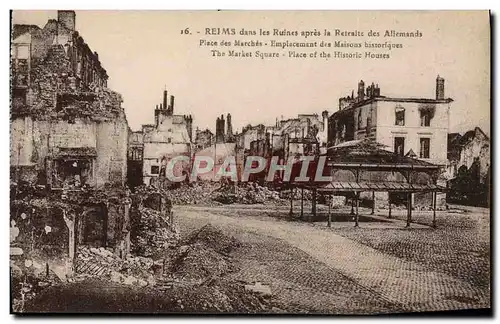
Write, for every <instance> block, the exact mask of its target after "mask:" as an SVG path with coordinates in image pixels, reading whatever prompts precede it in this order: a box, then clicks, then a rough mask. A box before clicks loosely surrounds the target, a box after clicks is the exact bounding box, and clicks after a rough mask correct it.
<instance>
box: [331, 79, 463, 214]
mask: <svg viewBox="0 0 500 324" xmlns="http://www.w3.org/2000/svg"><path fill="white" fill-rule="evenodd" d="M444 84H445V80H444V79H443V78H442V77H440V76H438V77H437V79H436V95H435V98H413V97H385V96H382V95H381V91H380V88H379V86H378V85H376V84H374V83H372V84H371V85H370V86H368V87H367V88H366V89H365V83H364V82H363V81H362V80H361V81H360V82H359V83H358V91H357V95H356V96H354V91H353V92H352V94H351V96H347V97H344V98H340V99H339V109H338V111H336V112H335V113H333V114H332V115H331V116H330V117H329V119H328V146H329V147H330V146H335V145H338V144H340V143H343V142H346V141H352V140H361V139H365V138H369V139H372V140H374V141H376V142H378V143H381V144H383V145H385V146H386V147H387V150H391V151H394V152H396V153H398V154H400V155H404V156H410V157H416V158H419V159H423V160H425V161H427V162H430V163H433V164H437V165H441V166H443V167H444V166H445V165H446V164H447V153H446V152H447V137H448V125H449V117H450V107H451V103H452V102H453V100H452V99H450V98H445V86H444ZM441 196H442V195H441ZM441 198H442V197H441ZM429 199H430V198H429ZM441 201H443V199H440V202H441ZM423 204H427V200H425V201H424V202H423ZM414 205H418V201H416V202H415V204H414Z"/></svg>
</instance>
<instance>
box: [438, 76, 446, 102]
mask: <svg viewBox="0 0 500 324" xmlns="http://www.w3.org/2000/svg"><path fill="white" fill-rule="evenodd" d="M442 99H444V79H443V78H442V77H440V76H439V75H438V76H437V78H436V100H442Z"/></svg>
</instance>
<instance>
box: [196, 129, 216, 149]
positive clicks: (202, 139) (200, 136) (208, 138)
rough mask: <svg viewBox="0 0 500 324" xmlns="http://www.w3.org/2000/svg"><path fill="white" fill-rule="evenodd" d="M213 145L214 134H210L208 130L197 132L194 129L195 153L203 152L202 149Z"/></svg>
mask: <svg viewBox="0 0 500 324" xmlns="http://www.w3.org/2000/svg"><path fill="white" fill-rule="evenodd" d="M213 143H214V133H212V132H211V131H210V130H209V129H208V128H207V129H205V130H199V129H198V127H197V128H196V136H195V144H196V151H200V150H203V149H204V148H207V147H210V146H211V145H212V144H213Z"/></svg>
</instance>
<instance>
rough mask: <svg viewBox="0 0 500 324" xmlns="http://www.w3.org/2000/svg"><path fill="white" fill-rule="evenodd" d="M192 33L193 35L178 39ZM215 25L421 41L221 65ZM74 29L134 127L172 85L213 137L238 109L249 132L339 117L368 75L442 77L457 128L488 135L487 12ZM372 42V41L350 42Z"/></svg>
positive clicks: (81, 16) (136, 14) (420, 80)
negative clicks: (310, 116)
mask: <svg viewBox="0 0 500 324" xmlns="http://www.w3.org/2000/svg"><path fill="white" fill-rule="evenodd" d="M50 18H57V12H56V11H15V12H14V13H13V23H19V24H36V25H39V26H40V27H43V26H44V25H45V23H46V22H47V20H48V19H50ZM186 27H190V29H191V31H192V32H193V35H188V36H186V35H181V34H180V31H181V29H184V28H186ZM207 27H230V28H233V27H234V28H237V30H239V29H241V28H245V29H258V28H264V29H272V28H280V29H283V28H286V29H289V30H306V29H314V28H316V29H318V30H321V31H322V30H323V29H324V28H327V29H330V30H332V29H335V28H339V29H342V30H346V31H347V30H356V29H358V30H363V31H365V33H367V32H368V30H370V29H374V30H378V31H380V32H382V33H383V32H384V31H385V30H386V29H395V30H398V31H400V30H403V31H415V30H417V29H418V30H419V31H420V32H421V33H422V34H423V37H422V38H416V39H414V38H392V39H384V38H379V39H378V40H377V41H386V40H390V41H392V42H393V43H396V42H400V43H403V46H404V48H403V49H395V50H392V53H391V59H388V60H366V59H364V60H322V59H316V60H311V59H309V60H301V59H295V60H294V59H288V58H282V59H279V60H260V59H248V58H247V59H234V58H233V59H231V58H227V57H226V58H222V59H214V58H213V57H211V56H210V54H209V49H208V48H200V47H199V46H198V43H199V39H200V38H204V39H211V40H220V39H223V38H227V37H222V36H220V37H214V36H212V37H211V38H209V37H205V36H203V31H204V29H205V28H207ZM76 29H77V30H78V32H79V33H80V35H82V36H83V38H84V40H85V41H86V42H87V44H89V46H90V48H91V49H92V50H93V51H97V52H98V53H99V59H100V60H101V62H102V64H103V66H104V68H105V69H106V70H107V71H108V74H109V76H110V79H109V82H108V86H109V87H110V88H112V89H113V90H115V91H118V92H120V93H121V94H122V95H123V98H124V103H123V106H124V107H125V110H126V113H127V119H128V122H129V124H130V126H131V127H132V129H139V128H140V125H141V124H146V123H152V122H153V116H154V115H153V110H154V107H155V105H156V104H159V103H160V102H161V101H162V93H163V90H164V88H165V87H166V88H167V90H168V91H169V93H170V94H173V95H175V102H176V107H175V113H176V114H192V115H193V117H194V126H195V127H196V126H199V127H200V128H201V129H204V128H206V127H208V128H210V129H211V130H212V131H214V128H215V119H216V118H217V116H220V115H221V114H226V113H228V112H230V113H231V115H232V116H233V117H232V119H233V125H234V126H233V129H239V130H241V128H242V127H243V126H245V125H246V124H248V123H251V124H258V123H264V124H270V125H271V124H274V122H275V120H276V118H277V117H278V118H281V116H283V117H284V118H290V117H294V116H296V115H297V114H298V113H318V114H321V112H322V111H323V110H328V111H329V112H330V113H332V112H334V111H336V110H338V98H339V97H341V96H345V95H348V94H350V93H351V90H353V89H355V88H356V86H357V82H358V81H359V80H360V79H363V80H364V81H365V83H367V84H369V83H371V82H375V83H378V84H379V86H380V88H381V94H382V95H385V96H392V97H423V98H434V96H435V79H436V76H437V75H438V74H439V75H441V76H442V77H444V78H445V79H446V90H445V92H446V97H451V98H452V99H453V100H454V102H453V103H452V106H451V117H450V131H452V132H454V131H459V132H463V131H466V130H468V129H471V128H473V127H474V126H480V127H481V128H482V129H483V130H484V131H485V132H486V133H488V134H489V133H490V127H489V123H490V104H489V97H490V74H489V71H490V62H489V61H490V59H489V43H490V41H489V25H488V13H487V12H486V11H483V12H440V13H430V12H427V13H424V12H420V13H418V14H416V13H415V12H413V13H412V12H405V13H402V12H398V13H396V12H378V13H377V12H213V11H212V12H207V11H206V12H201V11H200V12H165V11H77V12H76ZM195 31H200V32H201V33H200V34H196V33H195ZM231 38H232V39H233V40H234V39H235V38H238V39H241V40H244V39H248V40H250V39H258V38H256V37H251V36H247V37H243V36H237V37H231ZM260 39H261V40H263V38H260ZM269 39H279V38H276V37H271V38H269ZM296 39H297V40H299V39H300V38H299V37H297V38H296ZM322 39H326V38H325V37H323V38H322ZM342 39H345V40H348V38H342ZM311 40H316V39H311ZM334 40H336V39H334V38H331V41H332V42H333V41H334ZM364 40H370V39H368V37H364V38H361V39H359V38H358V39H355V38H352V41H364ZM372 41H374V40H372ZM256 49H258V48H256ZM254 50H255V49H252V51H254ZM260 50H265V49H262V48H261V49H260ZM268 50H270V49H268ZM363 51H364V49H363ZM282 52H284V51H282Z"/></svg>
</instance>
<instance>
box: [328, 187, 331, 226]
mask: <svg viewBox="0 0 500 324" xmlns="http://www.w3.org/2000/svg"><path fill="white" fill-rule="evenodd" d="M331 209H332V195H331V194H329V195H328V227H332V211H331Z"/></svg>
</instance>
